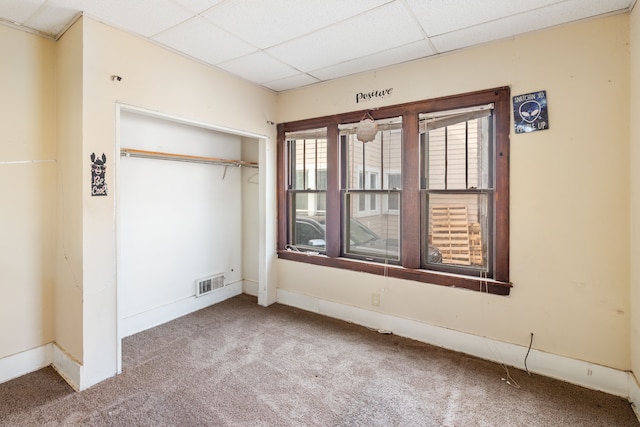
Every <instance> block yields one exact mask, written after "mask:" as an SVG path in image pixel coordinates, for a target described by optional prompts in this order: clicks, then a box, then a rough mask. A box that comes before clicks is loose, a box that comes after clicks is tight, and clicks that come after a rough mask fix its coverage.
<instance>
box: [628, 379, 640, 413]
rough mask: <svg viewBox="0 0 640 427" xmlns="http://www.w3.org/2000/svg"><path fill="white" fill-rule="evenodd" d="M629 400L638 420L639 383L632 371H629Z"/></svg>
mask: <svg viewBox="0 0 640 427" xmlns="http://www.w3.org/2000/svg"><path fill="white" fill-rule="evenodd" d="M629 402H631V407H632V408H633V411H634V412H635V413H636V417H638V420H640V384H638V380H637V379H636V377H635V375H633V372H629Z"/></svg>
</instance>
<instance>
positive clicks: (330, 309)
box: [277, 290, 640, 402]
mask: <svg viewBox="0 0 640 427" xmlns="http://www.w3.org/2000/svg"><path fill="white" fill-rule="evenodd" d="M277 302H279V303H281V304H285V305H290V306H293V307H297V308H300V309H302V310H307V311H311V312H314V313H318V314H322V315H325V316H329V317H333V318H336V319H340V320H344V321H347V322H351V323H355V324H358V325H362V326H366V327H368V328H372V329H377V330H385V331H390V332H392V333H394V334H396V335H399V336H403V337H406V338H411V339H414V340H417V341H421V342H424V343H427V344H432V345H435V346H438V347H443V348H447V349H450V350H454V351H458V352H461V353H466V354H470V355H473V356H476V357H479V358H482V359H486V360H490V361H493V362H497V363H500V364H503V365H505V366H513V367H516V368H519V369H525V366H524V360H525V356H526V354H527V350H528V347H525V346H521V345H516V344H510V343H505V342H501V341H497V340H493V339H490V338H485V337H480V336H477V335H473V334H469V333H465V332H459V331H454V330H452V329H447V328H443V327H439V326H433V325H429V324H426V323H422V322H418V321H415V320H409V319H403V318H400V317H396V316H392V315H388V314H384V313H379V312H375V311H370V310H365V309H362V308H358V307H352V306H348V305H344V304H339V303H335V302H331V301H326V300H322V299H319V298H315V297H311V296H308V295H302V294H298V293H295V292H289V291H284V290H278V297H277ZM527 368H528V370H529V372H531V373H536V374H540V375H544V376H547V377H551V378H555V379H559V380H562V381H565V382H568V383H572V384H577V385H580V386H583V387H587V388H591V389H594V390H600V391H604V392H606V393H609V394H613V395H615V396H621V397H624V398H628V399H630V397H631V392H632V390H630V385H629V383H630V379H629V376H630V375H631V374H629V373H628V372H625V371H620V370H618V369H613V368H608V367H606V366H601V365H596V364H593V363H589V362H584V361H581V360H576V359H571V358H568V357H564V356H559V355H555V354H550V353H545V352H543V351H539V350H536V349H531V351H530V352H529V356H528V357H527ZM631 376H632V375H631ZM633 382H634V384H635V387H636V390H635V392H634V393H635V396H636V402H637V401H639V400H637V399H640V391H639V390H638V389H637V387H638V385H637V383H636V381H635V378H634V379H633Z"/></svg>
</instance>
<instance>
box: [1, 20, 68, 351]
mask: <svg viewBox="0 0 640 427" xmlns="http://www.w3.org/2000/svg"><path fill="white" fill-rule="evenodd" d="M0 63H1V64H2V65H0V94H2V102H0V135H1V136H0V199H1V200H2V208H0V227H1V230H2V232H1V235H2V243H1V244H0V337H1V339H0V359H1V358H3V357H6V356H10V355H13V354H16V353H19V352H22V351H24V350H28V349H32V348H35V347H38V346H41V345H43V344H46V343H48V342H51V341H52V340H53V338H54V328H53V307H52V302H53V291H54V271H55V269H54V238H55V235H54V231H55V219H56V214H55V203H56V199H55V194H56V174H57V171H58V169H57V166H56V163H55V152H56V108H55V107H56V105H55V100H56V98H55V81H54V67H55V44H54V42H53V41H51V40H47V39H44V38H42V37H38V36H35V35H32V34H29V33H26V32H22V31H17V30H14V29H10V28H8V27H5V26H0Z"/></svg>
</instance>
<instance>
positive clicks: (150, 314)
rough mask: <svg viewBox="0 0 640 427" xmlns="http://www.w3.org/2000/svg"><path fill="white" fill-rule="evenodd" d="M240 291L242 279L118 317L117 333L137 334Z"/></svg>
mask: <svg viewBox="0 0 640 427" xmlns="http://www.w3.org/2000/svg"><path fill="white" fill-rule="evenodd" d="M241 293H242V281H238V282H234V283H230V284H227V285H226V286H224V287H223V288H220V289H216V290H214V291H213V292H211V293H208V294H206V295H203V296H201V297H199V298H196V297H195V296H192V297H189V298H185V299H183V300H180V301H175V302H173V303H170V304H167V305H163V306H161V307H157V308H154V309H151V310H148V311H145V312H143V313H139V314H135V315H132V316H129V317H125V318H123V319H120V322H119V323H118V335H119V336H120V338H125V337H128V336H129V335H133V334H137V333H138V332H142V331H144V330H147V329H150V328H153V327H155V326H158V325H161V324H163V323H166V322H169V321H171V320H174V319H177V318H178V317H182V316H184V315H186V314H189V313H192V312H194V311H197V310H201V309H203V308H205V307H208V306H210V305H213V304H217V303H219V302H221V301H224V300H226V299H229V298H231V297H234V296H236V295H239V294H241Z"/></svg>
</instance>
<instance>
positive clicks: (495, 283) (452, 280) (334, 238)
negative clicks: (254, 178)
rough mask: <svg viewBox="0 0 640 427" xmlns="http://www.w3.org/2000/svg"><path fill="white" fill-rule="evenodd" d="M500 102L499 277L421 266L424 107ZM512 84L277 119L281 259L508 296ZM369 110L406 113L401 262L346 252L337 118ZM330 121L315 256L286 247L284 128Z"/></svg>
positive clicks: (350, 118)
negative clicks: (322, 221)
mask: <svg viewBox="0 0 640 427" xmlns="http://www.w3.org/2000/svg"><path fill="white" fill-rule="evenodd" d="M488 103H493V104H494V114H495V116H496V123H495V159H494V162H495V166H494V167H495V197H494V200H493V209H494V212H495V221H494V224H493V226H494V245H493V247H494V256H493V260H494V261H493V266H492V267H493V277H492V278H480V277H472V276H466V275H457V274H451V273H441V272H437V271H433V270H426V269H422V268H420V264H421V257H420V243H421V242H420V239H421V238H420V233H416V232H415V230H420V223H421V200H420V188H419V186H420V185H419V184H420V159H419V156H416V155H414V153H418V152H419V151H420V140H419V139H420V137H419V131H418V125H419V123H418V122H419V119H418V116H419V114H420V113H425V112H436V111H445V110H453V109H458V108H467V107H474V106H477V105H482V104H488ZM509 103H510V90H509V88H508V87H500V88H494V89H488V90H483V91H477V92H471V93H465V94H459V95H453V96H447V97H442V98H436V99H430V100H425V101H417V102H411V103H406V104H399V105H393V106H388V107H381V108H378V109H376V110H361V111H354V112H349V113H344V114H336V115H332V116H325V117H319V118H313V119H308V120H300V121H295V122H288V123H281V124H278V144H277V166H278V169H277V199H278V200H277V201H278V212H279V214H278V225H277V227H278V228H277V232H278V237H277V249H278V257H279V258H281V259H286V260H291V261H297V262H305V263H309V264H315V265H321V266H326V267H333V268H341V269H346V270H352V271H360V272H366V273H371V274H377V275H384V276H388V277H394V278H399V279H406V280H413V281H418V282H423V283H430V284H434V285H442V286H449V287H458V288H464V289H470V290H476V291H481V292H487V293H491V294H497V295H509V293H510V289H511V286H512V285H511V283H510V281H509V130H510V104H509ZM365 113H369V114H371V116H373V118H374V119H375V120H379V119H383V118H387V117H397V116H402V122H403V148H402V153H403V154H402V171H403V172H402V189H403V191H402V194H401V206H402V208H401V215H402V231H401V236H402V242H401V251H402V261H401V265H390V264H383V263H373V262H367V261H361V260H355V259H351V258H344V257H341V256H340V237H341V232H340V222H341V192H340V187H341V183H340V175H341V172H343V171H342V165H341V163H340V161H341V159H340V143H339V131H338V125H339V124H342V123H355V122H358V121H359V120H360V119H361V118H362V117H363V115H364V114H365ZM322 127H326V128H327V141H328V144H327V164H328V168H327V169H328V170H327V193H326V209H327V215H326V253H325V254H321V255H309V254H306V253H304V252H296V251H291V250H287V248H286V246H287V236H288V235H289V234H288V227H289V224H288V218H287V212H288V206H287V196H286V192H287V188H286V186H287V179H286V174H287V169H288V161H289V159H288V152H287V149H286V141H285V134H286V133H287V132H295V131H301V130H305V129H315V128H322Z"/></svg>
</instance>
